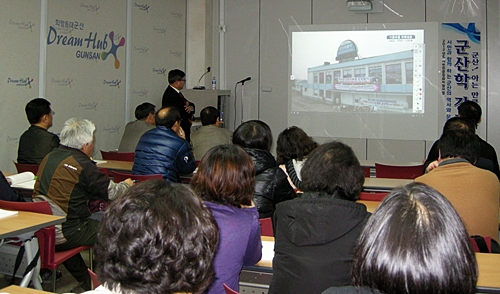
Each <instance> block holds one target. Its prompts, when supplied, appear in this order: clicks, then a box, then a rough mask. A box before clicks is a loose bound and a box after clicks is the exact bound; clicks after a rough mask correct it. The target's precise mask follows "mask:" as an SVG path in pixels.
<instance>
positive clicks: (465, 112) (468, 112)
mask: <svg viewBox="0 0 500 294" xmlns="http://www.w3.org/2000/svg"><path fill="white" fill-rule="evenodd" d="M482 114H483V113H482V110H481V106H479V104H477V103H476V102H474V101H465V102H463V103H462V104H460V105H459V106H458V116H460V117H461V118H464V119H466V120H468V121H470V122H471V123H472V124H474V133H475V131H476V129H477V126H478V125H479V123H480V122H481V116H482ZM476 136H477V135H476ZM477 138H478V139H479V142H480V143H481V151H480V152H479V157H482V158H485V159H488V160H491V162H492V163H493V173H494V174H495V175H496V176H497V178H498V179H499V180H500V170H499V167H498V158H497V153H496V152H495V148H493V146H491V145H490V144H488V142H486V141H484V140H483V139H481V138H480V137H479V136H477Z"/></svg>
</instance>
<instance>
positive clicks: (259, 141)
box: [233, 120, 273, 151]
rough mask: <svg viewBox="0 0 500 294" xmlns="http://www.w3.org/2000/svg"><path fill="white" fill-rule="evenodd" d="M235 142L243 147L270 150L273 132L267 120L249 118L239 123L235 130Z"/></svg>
mask: <svg viewBox="0 0 500 294" xmlns="http://www.w3.org/2000/svg"><path fill="white" fill-rule="evenodd" d="M233 144H238V145H240V146H241V147H243V148H255V149H263V150H267V151H269V150H271V146H272V145H273V134H272V133H271V128H269V126H268V125H267V124H266V123H265V122H263V121H260V120H249V121H246V122H244V123H242V124H241V125H239V126H238V128H237V129H236V130H235V131H234V133H233Z"/></svg>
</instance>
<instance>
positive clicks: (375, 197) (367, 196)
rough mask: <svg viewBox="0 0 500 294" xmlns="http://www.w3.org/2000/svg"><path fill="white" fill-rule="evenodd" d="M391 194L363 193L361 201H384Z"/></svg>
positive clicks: (360, 195)
mask: <svg viewBox="0 0 500 294" xmlns="http://www.w3.org/2000/svg"><path fill="white" fill-rule="evenodd" d="M388 194H389V192H361V193H360V194H359V200H368V201H382V200H384V198H385V196H387V195H388Z"/></svg>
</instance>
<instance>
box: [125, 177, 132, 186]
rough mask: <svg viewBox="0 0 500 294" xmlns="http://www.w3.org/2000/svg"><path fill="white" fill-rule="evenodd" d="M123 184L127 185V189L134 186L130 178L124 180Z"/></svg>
mask: <svg viewBox="0 0 500 294" xmlns="http://www.w3.org/2000/svg"><path fill="white" fill-rule="evenodd" d="M124 182H125V183H127V185H128V186H129V187H132V186H133V185H134V181H132V179H131V178H128V179H126V180H124Z"/></svg>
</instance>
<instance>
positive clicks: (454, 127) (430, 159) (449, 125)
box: [424, 116, 495, 173]
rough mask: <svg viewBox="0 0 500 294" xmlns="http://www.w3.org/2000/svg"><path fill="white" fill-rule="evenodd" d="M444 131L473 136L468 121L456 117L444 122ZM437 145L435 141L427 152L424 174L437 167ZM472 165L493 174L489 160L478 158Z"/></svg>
mask: <svg viewBox="0 0 500 294" xmlns="http://www.w3.org/2000/svg"><path fill="white" fill-rule="evenodd" d="M446 131H465V132H471V133H472V134H475V126H474V125H473V124H472V123H471V122H470V121H469V120H466V119H464V118H461V117H458V116H457V117H452V118H450V119H449V120H447V121H446V123H445V124H444V127H443V133H444V132H446ZM438 143H439V140H436V142H434V144H432V147H431V149H430V150H429V155H428V156H427V159H426V161H425V162H424V169H425V172H426V173H428V172H429V171H431V170H432V169H433V168H435V167H437V166H438V164H439V163H438V161H437V159H438V157H439V150H438ZM474 165H475V166H477V167H479V168H482V169H485V170H489V171H491V172H495V167H494V164H493V161H491V160H490V159H486V158H484V157H479V158H478V159H477V160H476V162H475V163H474Z"/></svg>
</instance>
